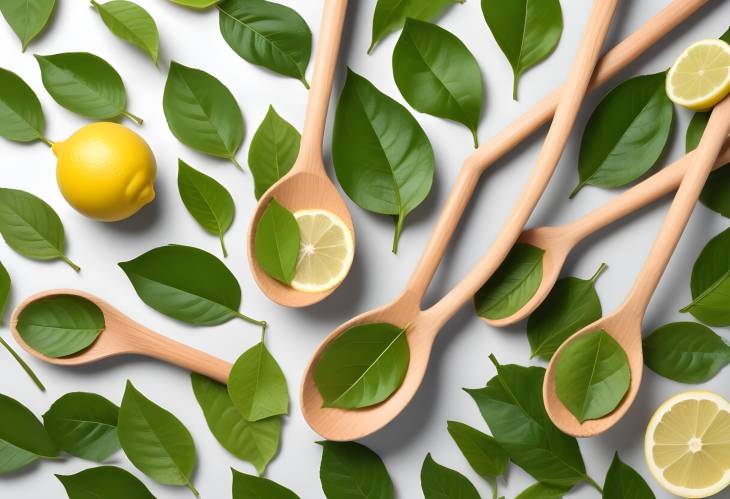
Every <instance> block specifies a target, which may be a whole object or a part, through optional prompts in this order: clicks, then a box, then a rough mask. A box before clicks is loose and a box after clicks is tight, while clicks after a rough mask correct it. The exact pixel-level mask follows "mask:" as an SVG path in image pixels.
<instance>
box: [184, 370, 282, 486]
mask: <svg viewBox="0 0 730 499" xmlns="http://www.w3.org/2000/svg"><path fill="white" fill-rule="evenodd" d="M190 381H191V382H192V385H193V392H194V393H195V398H196V399H197V400H198V404H199V405H200V408H201V409H202V410H203V415H204V416H205V421H206V422H207V423H208V428H210V432H211V433H212V434H213V436H214V437H215V439H216V440H218V443H220V444H221V446H223V448H224V449H226V450H227V451H228V452H230V453H231V454H233V455H234V456H236V457H237V458H239V459H242V460H243V461H247V462H249V463H251V464H253V465H254V466H255V467H256V471H257V472H258V473H263V472H264V471H265V470H266V466H267V465H268V464H269V462H270V461H271V460H272V459H273V458H274V456H275V455H276V451H277V450H278V449H279V438H280V436H281V418H280V417H278V416H275V417H271V418H266V419H262V420H260V421H255V422H251V421H246V419H245V418H244V417H243V416H242V415H241V413H240V412H238V410H237V409H236V408H235V406H234V405H233V401H231V397H230V396H229V395H228V391H227V389H226V386H225V385H222V384H220V383H217V382H216V381H213V380H212V379H208V378H206V377H205V376H201V375H200V374H195V373H191V374H190Z"/></svg>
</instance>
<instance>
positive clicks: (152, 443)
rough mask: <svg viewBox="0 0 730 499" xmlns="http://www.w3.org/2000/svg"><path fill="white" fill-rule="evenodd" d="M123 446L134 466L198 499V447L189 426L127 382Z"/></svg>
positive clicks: (121, 422)
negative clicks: (194, 476)
mask: <svg viewBox="0 0 730 499" xmlns="http://www.w3.org/2000/svg"><path fill="white" fill-rule="evenodd" d="M117 431H118V434H119V442H120V443H121V444H122V449H124V453H125V454H127V457H128V458H129V460H130V461H132V464H134V465H135V466H136V467H137V469H139V470H140V471H141V472H142V473H144V474H145V475H147V476H148V477H150V478H152V479H153V480H155V481H157V482H159V483H162V484H165V485H184V486H186V487H188V488H189V489H190V490H191V491H192V492H193V493H194V494H195V495H196V496H197V495H198V492H197V491H196V490H195V487H194V486H193V483H192V481H191V479H192V474H193V470H194V469H195V444H194V443H193V437H192V436H191V435H190V432H189V431H188V430H187V428H185V426H184V425H183V424H182V423H181V422H180V420H179V419H177V418H176V417H175V416H174V415H172V414H171V413H170V412H168V411H166V410H165V409H163V408H162V407H160V406H159V405H157V404H155V403H154V402H152V401H151V400H149V399H148V398H146V397H145V396H144V395H142V393H140V392H139V391H137V389H136V388H135V387H134V386H133V385H132V383H131V382H129V381H127V387H126V389H125V390H124V398H123V399H122V407H121V408H120V409H119V428H118V430H117Z"/></svg>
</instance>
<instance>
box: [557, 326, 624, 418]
mask: <svg viewBox="0 0 730 499" xmlns="http://www.w3.org/2000/svg"><path fill="white" fill-rule="evenodd" d="M630 381H631V370H630V369H629V358H628V357H627V356H626V352H624V350H623V348H621V345H619V344H618V342H616V340H614V339H613V337H611V335H610V334H608V333H607V332H606V331H593V332H591V333H588V334H584V335H582V336H580V337H578V338H576V339H574V340H570V342H569V343H567V344H566V345H565V348H564V350H563V351H562V352H561V354H560V356H559V357H558V359H557V362H556V364H555V392H556V394H557V395H558V398H559V399H560V400H561V401H562V402H563V404H565V407H566V408H567V409H568V410H569V411H570V412H571V413H572V414H573V415H574V416H575V417H576V418H577V419H578V421H580V422H581V423H582V422H584V421H586V420H588V419H598V418H600V417H603V416H605V415H606V414H610V413H611V412H613V410H614V409H616V407H618V404H619V403H620V402H621V400H622V399H623V398H624V396H625V395H626V392H628V390H629V384H630Z"/></svg>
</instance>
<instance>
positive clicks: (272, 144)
mask: <svg viewBox="0 0 730 499" xmlns="http://www.w3.org/2000/svg"><path fill="white" fill-rule="evenodd" d="M300 141H301V135H299V132H298V131H297V129H296V128H294V127H293V126H292V125H291V124H290V123H289V122H288V121H286V120H285V119H284V118H282V117H281V116H279V114H278V113H277V112H276V110H274V107H273V106H269V110H268V112H267V113H266V116H265V117H264V120H263V121H262V122H261V125H259V128H258V130H256V133H255V134H254V136H253V139H252V140H251V147H250V148H249V150H248V166H249V168H250V169H251V174H252V175H253V181H254V188H255V194H256V199H259V198H260V197H261V196H263V194H264V192H266V191H267V190H268V189H269V187H271V186H272V185H274V184H275V183H276V181H277V180H279V179H280V178H281V177H283V176H284V175H286V174H287V172H289V170H291V167H292V166H294V162H295V161H296V159H297V155H298V154H299V143H300Z"/></svg>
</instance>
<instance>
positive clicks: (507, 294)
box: [474, 243, 545, 319]
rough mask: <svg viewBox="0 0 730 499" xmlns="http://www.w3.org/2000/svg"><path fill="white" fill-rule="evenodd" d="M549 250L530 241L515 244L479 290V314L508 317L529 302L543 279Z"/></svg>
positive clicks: (500, 317)
mask: <svg viewBox="0 0 730 499" xmlns="http://www.w3.org/2000/svg"><path fill="white" fill-rule="evenodd" d="M544 253H545V250H543V249H541V248H537V247H535V246H531V245H529V244H524V243H518V244H515V246H514V248H512V249H511V250H510V252H509V254H508V255H507V258H505V260H504V262H502V265H500V266H499V268H498V269H497V271H496V272H495V273H494V275H493V276H492V277H491V279H489V280H488V281H487V282H486V283H485V284H484V285H483V286H482V287H481V289H480V290H479V291H477V294H476V295H474V305H475V307H476V312H477V315H479V316H481V317H484V318H486V319H504V318H505V317H509V316H510V315H512V314H514V313H515V312H517V311H518V310H519V309H521V308H522V307H524V306H525V304H527V302H529V301H530V299H531V298H532V297H533V296H534V295H535V293H536V292H537V289H538V288H539V287H540V282H541V281H542V256H543V254H544Z"/></svg>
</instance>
